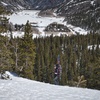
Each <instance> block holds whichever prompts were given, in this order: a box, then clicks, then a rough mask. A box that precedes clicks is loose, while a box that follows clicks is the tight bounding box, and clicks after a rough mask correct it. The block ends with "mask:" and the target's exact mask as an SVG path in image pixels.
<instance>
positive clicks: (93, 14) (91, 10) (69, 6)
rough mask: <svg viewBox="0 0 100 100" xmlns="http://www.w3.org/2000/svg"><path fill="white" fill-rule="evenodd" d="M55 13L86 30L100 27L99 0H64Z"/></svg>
mask: <svg viewBox="0 0 100 100" xmlns="http://www.w3.org/2000/svg"><path fill="white" fill-rule="evenodd" d="M57 14H58V15H61V16H65V17H66V18H65V20H66V21H67V22H68V23H70V24H72V25H75V26H80V27H82V28H84V29H87V30H94V31H96V30H99V29H100V27H99V26H100V0H65V1H64V2H63V3H62V4H61V5H60V7H59V8H58V9H57Z"/></svg>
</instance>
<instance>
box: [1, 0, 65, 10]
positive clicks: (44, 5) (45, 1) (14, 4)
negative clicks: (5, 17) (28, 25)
mask: <svg viewBox="0 0 100 100" xmlns="http://www.w3.org/2000/svg"><path fill="white" fill-rule="evenodd" d="M63 1H64V0H0V5H2V6H5V7H6V8H7V9H9V10H16V9H40V10H42V9H48V8H52V7H56V6H57V5H59V4H61V3H62V2H63Z"/></svg>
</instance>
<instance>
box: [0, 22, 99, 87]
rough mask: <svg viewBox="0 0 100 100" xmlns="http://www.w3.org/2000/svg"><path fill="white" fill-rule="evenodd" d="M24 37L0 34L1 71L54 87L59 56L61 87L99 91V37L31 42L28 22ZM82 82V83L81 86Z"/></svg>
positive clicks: (49, 38)
mask: <svg viewBox="0 0 100 100" xmlns="http://www.w3.org/2000/svg"><path fill="white" fill-rule="evenodd" d="M24 33H25V34H24V36H23V37H22V38H13V35H12V33H11V36H10V38H8V37H7V36H2V35H0V71H2V70H3V71H6V70H9V71H13V72H16V73H17V74H18V75H19V76H22V77H25V78H29V79H32V80H37V81H41V82H46V83H51V84H53V80H54V65H55V64H56V62H57V61H56V60H57V56H58V55H60V60H61V61H60V64H61V66H62V78H61V82H60V84H61V85H69V86H79V84H80V86H82V87H87V88H95V89H100V34H98V33H89V34H87V35H79V34H77V35H72V36H70V37H69V36H67V35H61V36H60V37H59V36H55V37H53V35H51V36H50V37H41V38H39V37H38V38H35V39H32V36H33V35H34V34H33V35H32V30H31V25H30V24H29V22H27V23H26V25H25V32H24ZM81 83H82V84H81Z"/></svg>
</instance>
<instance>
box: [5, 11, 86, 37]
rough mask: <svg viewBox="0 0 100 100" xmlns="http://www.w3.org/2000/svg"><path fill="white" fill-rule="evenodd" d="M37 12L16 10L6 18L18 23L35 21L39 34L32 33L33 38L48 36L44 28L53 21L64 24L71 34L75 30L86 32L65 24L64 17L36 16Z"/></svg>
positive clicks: (81, 32) (74, 32)
mask: <svg viewBox="0 0 100 100" xmlns="http://www.w3.org/2000/svg"><path fill="white" fill-rule="evenodd" d="M39 12H40V11H39V10H22V11H20V12H19V11H18V12H15V13H13V14H12V15H10V16H7V18H10V19H9V21H10V22H12V23H13V24H18V25H21V24H26V22H27V21H28V20H29V22H31V23H37V24H36V25H37V26H38V27H37V28H38V29H39V31H40V33H41V34H39V35H36V33H33V34H34V38H35V37H40V36H42V37H44V36H48V35H46V34H45V32H44V29H45V28H46V26H48V25H49V24H51V23H53V22H57V23H58V24H64V25H66V26H67V27H68V28H69V29H70V31H71V32H72V33H73V34H76V32H78V33H80V34H87V31H85V30H83V29H81V28H79V27H75V26H72V25H69V24H67V22H64V17H58V16H56V15H55V17H42V16H38V13H39ZM17 33H18V32H17ZM7 34H8V33H7ZM61 34H65V32H59V33H58V36H60V35H61ZM16 35H17V34H16V32H15V34H14V36H13V37H17V36H18V35H17V36H16ZM22 35H23V33H22ZM22 35H21V36H22ZM49 35H50V34H49ZM19 37H20V35H19Z"/></svg>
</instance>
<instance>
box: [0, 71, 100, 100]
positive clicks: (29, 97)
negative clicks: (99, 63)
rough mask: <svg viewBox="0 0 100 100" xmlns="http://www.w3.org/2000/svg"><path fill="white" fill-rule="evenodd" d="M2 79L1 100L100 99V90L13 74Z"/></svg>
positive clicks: (0, 87)
mask: <svg viewBox="0 0 100 100" xmlns="http://www.w3.org/2000/svg"><path fill="white" fill-rule="evenodd" d="M7 74H9V75H10V77H11V78H12V80H1V79H0V100H100V91H99V90H92V89H86V88H84V89H82V88H75V87H68V86H57V85H51V84H47V83H41V82H37V81H32V80H28V79H25V78H21V77H17V76H13V75H12V74H11V73H9V72H7Z"/></svg>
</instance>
